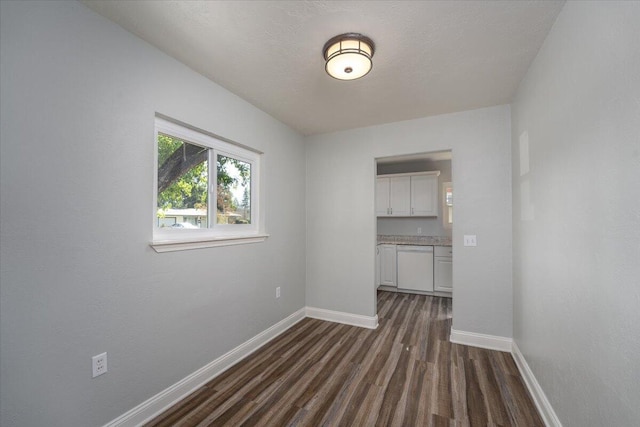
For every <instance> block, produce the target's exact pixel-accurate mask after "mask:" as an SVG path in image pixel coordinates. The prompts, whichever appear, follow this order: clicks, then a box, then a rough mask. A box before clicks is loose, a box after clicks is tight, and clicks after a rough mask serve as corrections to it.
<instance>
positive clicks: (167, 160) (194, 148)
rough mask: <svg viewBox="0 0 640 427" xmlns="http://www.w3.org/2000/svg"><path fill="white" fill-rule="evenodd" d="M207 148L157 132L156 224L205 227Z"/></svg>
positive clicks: (174, 226) (177, 226)
mask: <svg viewBox="0 0 640 427" xmlns="http://www.w3.org/2000/svg"><path fill="white" fill-rule="evenodd" d="M208 152H209V149H208V148H204V147H201V146H199V145H195V144H191V143H188V142H186V141H183V140H181V139H179V138H175V137H173V136H170V135H165V134H161V133H159V134H158V206H157V209H158V210H157V219H158V222H157V225H158V227H172V228H207V200H208V182H209V178H208V165H207V159H208Z"/></svg>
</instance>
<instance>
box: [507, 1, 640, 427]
mask: <svg viewBox="0 0 640 427" xmlns="http://www.w3.org/2000/svg"><path fill="white" fill-rule="evenodd" d="M639 22H640V3H637V2H635V3H634V2H628V3H614V2H567V3H566V5H565V6H564V9H563V11H562V12H561V13H560V15H559V16H558V19H557V21H556V23H555V25H554V27H553V29H552V30H551V32H550V34H549V36H548V37H547V39H546V41H545V44H544V45H543V47H542V49H541V50H540V52H539V54H538V56H537V58H536V59H535V61H534V62H533V64H532V66H531V68H530V69H529V72H528V74H527V76H526V78H525V80H524V81H523V83H522V84H521V86H520V88H519V91H518V94H517V98H516V100H515V102H514V107H513V124H512V129H513V200H514V210H513V225H514V339H515V341H516V343H517V345H518V346H519V348H520V350H521V351H522V353H523V354H524V356H525V358H526V360H527V362H528V364H529V365H530V367H531V369H532V371H533V373H534V375H535V376H536V378H537V380H538V382H539V383H540V385H541V386H542V388H543V390H544V391H545V393H546V395H547V397H548V398H549V401H550V402H551V405H552V406H553V408H554V409H555V412H556V414H557V415H558V417H559V418H560V421H561V422H562V424H563V425H564V426H604V425H607V426H632V425H640V406H638V402H639V401H640V281H639V279H638V278H639V277H640V244H639V243H638V242H640V133H639V129H640V25H639V24H638V23H639ZM525 132H526V133H527V134H528V140H529V158H530V163H529V170H530V171H529V172H528V173H525V174H523V175H522V176H521V169H520V155H521V154H520V148H519V147H520V135H522V134H523V133H525ZM523 151H524V150H523ZM527 186H528V187H529V190H528V192H529V196H527V190H526V187H527ZM523 189H524V191H523ZM521 200H522V202H521ZM521 203H522V205H523V206H521Z"/></svg>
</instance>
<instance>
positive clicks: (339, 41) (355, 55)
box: [322, 33, 375, 80]
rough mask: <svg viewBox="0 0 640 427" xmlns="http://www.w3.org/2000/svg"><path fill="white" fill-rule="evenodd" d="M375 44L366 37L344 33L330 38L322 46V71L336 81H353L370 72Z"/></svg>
mask: <svg viewBox="0 0 640 427" xmlns="http://www.w3.org/2000/svg"><path fill="white" fill-rule="evenodd" d="M374 51H375V44H374V43H373V40H371V39H370V38H369V37H367V36H363V35H362V34H358V33H345V34H340V35H339V36H335V37H332V38H331V39H329V41H328V42H326V43H325V44H324V47H323V48H322V55H323V56H324V59H325V61H326V64H325V66H324V69H325V70H326V71H327V74H329V75H330V76H331V77H333V78H335V79H338V80H355V79H359V78H360V77H362V76H365V75H367V73H369V71H371V67H372V66H373V62H371V58H373V53H374Z"/></svg>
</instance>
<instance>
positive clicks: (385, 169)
mask: <svg viewBox="0 0 640 427" xmlns="http://www.w3.org/2000/svg"><path fill="white" fill-rule="evenodd" d="M452 160H453V153H452V151H451V150H447V151H438V152H427V153H418V154H408V155H398V156H391V157H384V158H377V159H376V168H375V169H376V176H375V179H376V185H375V188H376V190H375V203H374V205H375V215H376V236H375V238H376V262H375V269H376V271H375V286H374V289H375V292H376V296H377V295H378V293H379V291H380V292H393V293H406V294H419V295H431V296H437V297H444V298H453V251H452V240H451V239H452V234H453V226H454V186H453V183H454V180H453V168H452ZM376 300H377V298H376Z"/></svg>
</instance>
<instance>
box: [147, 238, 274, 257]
mask: <svg viewBox="0 0 640 427" xmlns="http://www.w3.org/2000/svg"><path fill="white" fill-rule="evenodd" d="M267 237H269V235H268V234H255V235H252V236H239V237H238V236H225V237H216V238H206V239H198V240H193V239H191V240H190V239H181V240H157V241H153V242H151V243H150V244H149V246H151V247H152V248H153V250H154V251H156V252H158V253H163V252H175V251H188V250H191V249H204V248H215V247H218V246H232V245H247V244H249V243H260V242H264V241H265V240H266V239H267Z"/></svg>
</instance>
